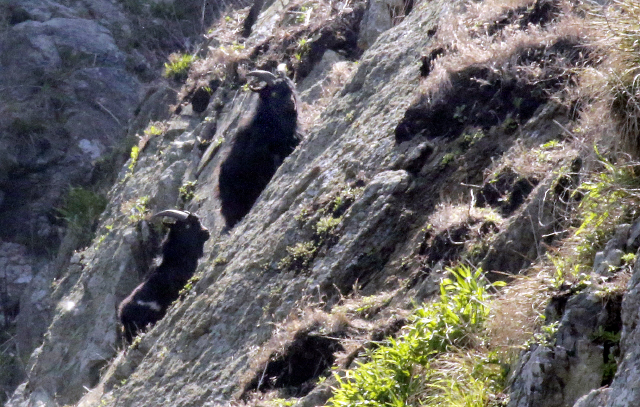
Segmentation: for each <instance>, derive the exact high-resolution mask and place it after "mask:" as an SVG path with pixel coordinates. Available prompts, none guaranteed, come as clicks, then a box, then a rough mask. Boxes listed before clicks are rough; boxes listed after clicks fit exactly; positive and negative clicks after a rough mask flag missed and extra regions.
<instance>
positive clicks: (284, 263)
mask: <svg viewBox="0 0 640 407" xmlns="http://www.w3.org/2000/svg"><path fill="white" fill-rule="evenodd" d="M317 250H318V248H317V246H316V244H315V243H314V242H310V241H309V242H298V243H296V244H295V245H293V246H289V247H287V253H288V255H287V256H285V258H283V259H282V260H280V262H279V263H278V268H279V269H281V270H284V269H289V270H298V271H299V270H302V269H304V268H306V267H307V266H308V265H309V264H310V263H311V261H312V260H313V258H314V257H315V255H316V251H317Z"/></svg>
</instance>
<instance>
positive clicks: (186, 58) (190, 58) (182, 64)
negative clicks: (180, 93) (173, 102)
mask: <svg viewBox="0 0 640 407" xmlns="http://www.w3.org/2000/svg"><path fill="white" fill-rule="evenodd" d="M196 60H197V57H196V56H194V55H190V54H171V55H170V56H169V62H166V63H165V64H164V76H165V77H166V78H172V79H173V80H175V81H177V82H182V81H185V80H186V79H187V76H188V74H189V69H190V68H191V65H192V64H193V63H194V62H195V61H196Z"/></svg>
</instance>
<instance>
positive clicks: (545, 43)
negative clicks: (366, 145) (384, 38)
mask: <svg viewBox="0 0 640 407" xmlns="http://www.w3.org/2000/svg"><path fill="white" fill-rule="evenodd" d="M532 3H533V1H528V2H527V1H519V0H513V1H510V2H507V5H506V6H505V2H504V1H499V0H493V1H491V2H482V3H478V4H474V3H471V4H469V5H468V8H467V10H466V12H465V13H455V12H452V13H450V14H449V15H448V16H446V17H445V22H443V23H442V24H441V25H440V27H442V29H440V30H439V31H438V33H437V36H436V44H435V45H434V47H433V48H434V49H435V48H438V47H442V48H444V49H447V50H449V52H448V53H447V54H446V55H444V56H442V57H440V58H438V59H437V60H436V61H435V62H434V64H433V69H432V71H431V73H430V75H429V76H428V77H427V78H426V79H425V80H424V81H423V82H422V88H423V92H424V93H425V94H426V95H436V94H439V93H441V92H444V91H446V90H447V89H449V87H450V79H449V76H450V74H451V73H452V72H457V71H460V70H461V69H463V68H466V67H469V66H474V65H475V66H485V67H488V68H490V69H492V70H494V71H496V72H511V73H512V74H513V76H514V77H519V78H522V79H527V80H528V81H529V82H530V83H537V82H538V81H540V80H542V79H543V78H544V77H545V76H547V75H548V74H549V73H548V72H547V71H546V68H545V67H542V66H540V65H539V64H530V65H524V66H523V65H518V64H517V63H516V58H518V56H520V55H521V54H522V51H523V50H525V49H531V48H540V47H549V46H551V45H553V44H554V43H556V42H558V41H559V40H560V39H564V40H568V41H570V42H574V43H583V42H585V38H587V37H588V35H589V34H590V31H589V29H588V28H586V27H585V24H584V20H583V19H582V18H579V17H577V16H575V15H573V14H572V13H571V11H570V4H569V3H568V2H562V3H561V10H562V11H561V13H560V15H561V16H560V17H559V18H558V20H559V21H558V22H557V23H555V24H549V25H548V26H546V27H544V28H543V27H540V26H534V25H529V26H528V27H527V28H526V29H522V28H521V27H519V26H518V25H517V24H510V25H506V26H505V27H504V28H502V29H501V30H500V31H498V34H496V33H491V32H489V30H488V27H489V26H491V25H492V24H494V23H495V21H496V19H497V18H498V16H499V15H500V14H501V13H504V11H505V9H507V8H511V7H520V6H526V5H531V4H532ZM511 4H512V6H511V7H509V6H508V5H511ZM469 27H473V28H471V29H470V28H469ZM551 68H552V69H555V70H558V71H562V70H563V69H566V70H571V69H575V67H574V66H573V65H572V64H570V63H567V65H566V66H564V67H562V66H552V67H551Z"/></svg>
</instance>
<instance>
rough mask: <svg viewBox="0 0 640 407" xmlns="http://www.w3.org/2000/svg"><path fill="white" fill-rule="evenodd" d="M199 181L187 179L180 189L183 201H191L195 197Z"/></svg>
mask: <svg viewBox="0 0 640 407" xmlns="http://www.w3.org/2000/svg"><path fill="white" fill-rule="evenodd" d="M196 183H197V181H187V182H185V183H184V184H183V185H182V186H181V187H180V189H179V193H180V200H181V201H182V202H185V203H186V202H189V201H190V200H192V199H193V197H194V196H195V193H196Z"/></svg>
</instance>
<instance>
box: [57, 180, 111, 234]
mask: <svg viewBox="0 0 640 407" xmlns="http://www.w3.org/2000/svg"><path fill="white" fill-rule="evenodd" d="M106 206H107V199H106V198H105V197H104V196H102V195H100V194H96V193H95V192H92V191H89V190H87V189H84V188H82V187H75V188H70V189H69V192H68V193H67V196H66V197H65V199H64V202H63V204H62V207H61V208H59V209H58V213H59V214H60V216H61V217H62V219H63V220H64V221H65V223H66V224H67V226H68V227H69V228H70V229H71V230H72V231H74V232H75V233H77V234H78V236H81V237H82V244H87V243H88V242H89V241H91V238H92V232H93V228H94V226H95V223H96V221H97V220H98V217H99V216H100V214H101V213H102V211H104V209H105V208H106Z"/></svg>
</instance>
